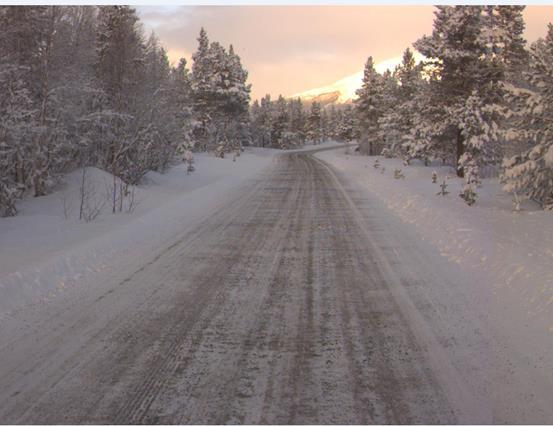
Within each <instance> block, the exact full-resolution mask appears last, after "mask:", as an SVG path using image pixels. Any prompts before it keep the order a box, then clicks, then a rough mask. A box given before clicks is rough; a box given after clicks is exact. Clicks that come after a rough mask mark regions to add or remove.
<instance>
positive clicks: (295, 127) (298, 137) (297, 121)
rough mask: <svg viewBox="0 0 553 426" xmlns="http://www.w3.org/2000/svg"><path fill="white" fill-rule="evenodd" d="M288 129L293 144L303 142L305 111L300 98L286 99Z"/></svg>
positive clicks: (296, 144) (297, 144) (301, 143)
mask: <svg viewBox="0 0 553 426" xmlns="http://www.w3.org/2000/svg"><path fill="white" fill-rule="evenodd" d="M288 117H289V131H290V133H291V134H292V138H293V144H294V145H295V146H301V145H303V144H305V112H304V110H303V103H302V101H301V99H300V98H298V99H290V100H289V101H288Z"/></svg>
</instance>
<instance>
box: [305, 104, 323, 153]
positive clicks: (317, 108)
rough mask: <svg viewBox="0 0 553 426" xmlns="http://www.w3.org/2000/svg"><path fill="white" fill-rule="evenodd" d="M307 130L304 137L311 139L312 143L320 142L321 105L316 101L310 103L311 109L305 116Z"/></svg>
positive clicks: (321, 135)
mask: <svg viewBox="0 0 553 426" xmlns="http://www.w3.org/2000/svg"><path fill="white" fill-rule="evenodd" d="M306 126H307V131H306V138H307V140H309V141H311V142H312V143H313V145H317V144H319V143H321V142H322V137H323V134H322V129H321V105H320V104H319V103H318V102H313V103H312V104H311V111H310V113H309V117H308V118H307V123H306Z"/></svg>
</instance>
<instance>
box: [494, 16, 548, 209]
mask: <svg viewBox="0 0 553 426" xmlns="http://www.w3.org/2000/svg"><path fill="white" fill-rule="evenodd" d="M526 75H527V79H528V83H529V86H530V87H529V89H526V88H516V87H514V86H511V87H510V91H509V97H510V98H511V99H512V100H513V101H515V102H517V103H518V104H519V105H521V108H520V109H517V110H515V111H513V116H512V117H511V119H512V122H513V127H512V128H511V129H509V132H508V137H509V139H511V140H512V141H513V142H517V143H519V144H520V145H522V146H523V147H528V148H527V149H525V150H523V151H522V152H521V153H520V154H518V155H514V156H512V157H510V158H507V159H505V161H504V163H503V166H504V172H503V176H502V179H503V182H504V184H505V185H504V189H505V190H506V191H508V192H514V193H517V194H519V195H525V196H527V197H529V198H531V199H534V200H536V201H538V202H540V203H541V205H542V207H543V208H544V209H551V208H553V127H552V123H551V116H552V114H553V90H552V88H553V26H552V25H551V24H549V27H548V32H547V36H546V38H545V39H540V40H538V41H537V42H536V43H534V44H533V45H532V46H531V48H530V67H529V69H528V72H527V74H526Z"/></svg>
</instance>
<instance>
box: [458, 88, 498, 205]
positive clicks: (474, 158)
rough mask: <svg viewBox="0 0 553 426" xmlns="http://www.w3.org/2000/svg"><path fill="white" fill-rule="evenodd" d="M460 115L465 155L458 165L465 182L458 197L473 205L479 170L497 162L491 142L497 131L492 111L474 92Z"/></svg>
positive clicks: (495, 139) (494, 139)
mask: <svg viewBox="0 0 553 426" xmlns="http://www.w3.org/2000/svg"><path fill="white" fill-rule="evenodd" d="M459 113H460V127H461V128H462V132H463V137H464V143H465V152H464V153H463V155H462V156H461V158H460V159H459V163H458V164H459V167H461V168H462V169H463V174H464V179H465V186H464V187H463V191H462V193H461V196H462V197H463V198H464V199H465V201H466V202H467V203H468V204H469V205H470V204H472V203H474V201H475V197H476V188H477V187H478V186H480V184H481V176H480V170H481V168H482V166H484V165H486V164H493V163H494V162H495V161H496V156H495V152H494V148H495V146H496V144H494V142H495V141H497V140H498V134H499V128H498V126H497V124H496V122H495V121H494V120H493V118H491V117H490V115H491V114H492V113H493V108H492V107H490V106H488V107H486V106H485V105H484V104H483V102H482V99H481V98H480V97H479V96H478V94H477V93H476V92H473V94H472V95H471V96H470V97H469V98H468V99H467V101H466V103H465V105H464V107H463V109H462V110H461V111H459Z"/></svg>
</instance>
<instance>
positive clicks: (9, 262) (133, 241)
mask: <svg viewBox="0 0 553 426" xmlns="http://www.w3.org/2000/svg"><path fill="white" fill-rule="evenodd" d="M277 152H278V151H276V150H271V149H260V148H248V149H247V150H246V152H244V153H243V154H242V155H241V156H240V157H239V158H238V159H237V160H236V161H233V160H232V157H230V156H229V157H228V158H225V159H218V158H215V157H213V156H212V155H209V154H198V155H196V156H195V167H196V171H194V172H193V173H192V174H190V175H187V174H186V169H185V166H184V165H183V164H176V165H175V166H173V167H172V168H170V169H169V170H168V171H167V173H165V174H160V173H155V172H150V173H148V174H147V175H146V177H145V179H144V182H143V183H142V184H141V185H139V186H138V187H137V188H136V190H135V207H134V209H133V211H132V212H131V213H129V212H125V211H123V212H121V213H119V212H118V213H117V214H112V213H111V205H110V201H109V198H108V193H109V191H110V186H111V185H112V184H113V181H112V176H111V175H110V174H108V173H106V172H104V171H102V170H99V169H95V168H88V169H87V184H88V185H89V187H90V191H89V192H93V193H94V199H95V201H93V202H91V204H96V201H98V203H102V204H103V207H102V211H101V213H100V214H99V216H98V217H97V218H96V219H94V220H92V221H90V222H85V221H79V219H78V216H79V200H80V197H79V192H80V191H79V187H80V182H81V177H82V175H81V171H80V170H78V171H75V172H73V173H71V174H69V175H68V176H66V178H65V180H64V182H63V183H62V184H61V185H60V187H59V188H58V189H57V190H56V191H54V192H53V193H52V194H50V195H47V196H45V197H40V198H28V199H25V200H23V201H21V202H20V203H19V204H18V209H19V214H18V215H17V216H15V217H11V218H2V219H0V318H1V316H2V315H3V314H5V313H7V312H8V311H10V310H12V309H16V308H19V307H22V306H24V305H27V304H32V303H36V302H40V303H43V302H45V301H47V300H48V299H49V298H51V297H53V296H55V295H56V294H57V293H58V292H59V291H64V290H65V289H66V288H68V287H71V286H74V285H75V284H76V283H78V281H79V279H80V278H81V277H82V276H83V274H86V273H88V272H92V271H98V270H101V269H103V268H104V267H106V265H107V264H108V263H110V261H111V260H112V259H113V258H114V256H120V255H122V254H124V253H125V252H130V250H131V248H136V247H139V246H144V247H147V248H148V249H152V247H155V245H156V242H160V243H161V242H162V241H164V240H166V239H167V238H168V237H169V236H171V235H172V234H174V233H175V232H177V231H178V230H179V228H182V227H185V226H187V225H188V224H190V223H192V222H193V221H194V220H197V219H198V218H201V217H202V216H203V214H204V213H205V212H206V211H211V210H212V209H216V208H217V205H218V204H219V203H220V202H222V201H223V200H224V199H226V197H230V196H232V190H233V189H234V188H236V187H237V186H239V185H241V184H242V183H243V182H244V181H245V180H247V179H248V178H250V177H252V176H254V175H255V174H256V173H258V172H259V171H261V170H262V169H264V168H265V167H267V166H268V165H269V164H270V163H271V162H272V159H273V156H274V155H275V154H276V153H277ZM64 200H65V202H64ZM64 204H65V208H64ZM64 210H65V212H64ZM124 210H125V209H124ZM66 216H67V217H66Z"/></svg>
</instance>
